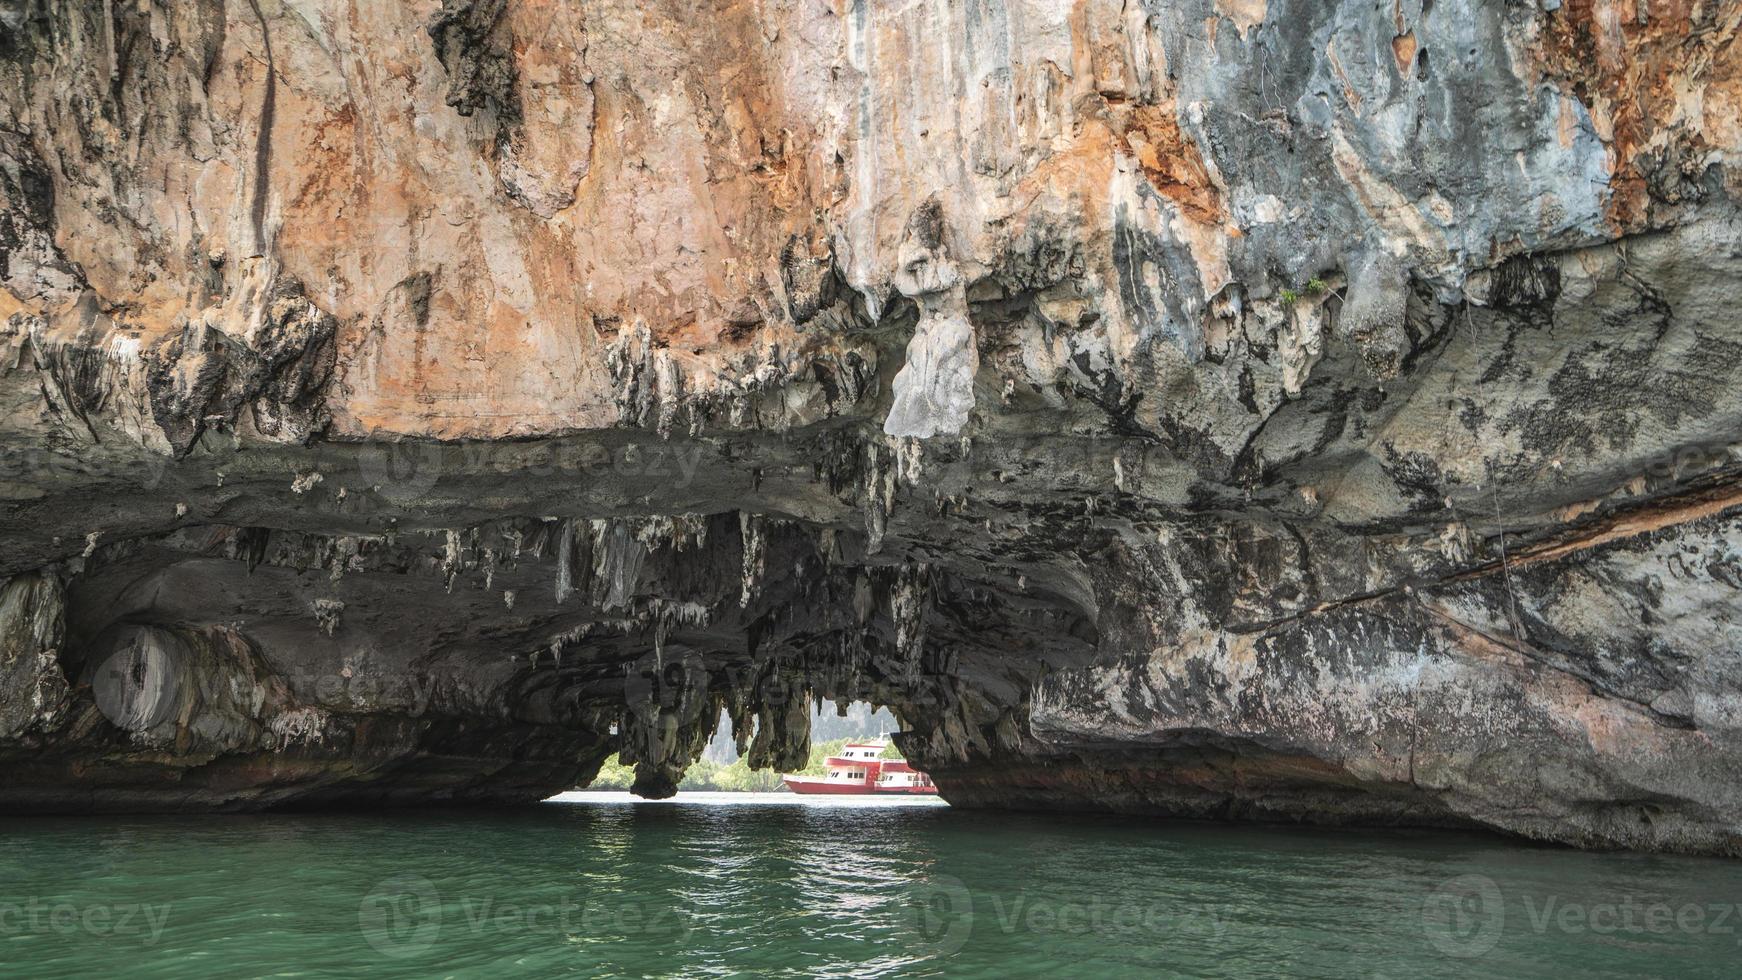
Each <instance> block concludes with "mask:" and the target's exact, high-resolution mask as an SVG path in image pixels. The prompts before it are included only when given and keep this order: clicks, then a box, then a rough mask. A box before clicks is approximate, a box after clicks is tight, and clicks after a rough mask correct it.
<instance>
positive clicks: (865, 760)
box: [780, 738, 938, 796]
mask: <svg viewBox="0 0 1742 980" xmlns="http://www.w3.org/2000/svg"><path fill="white" fill-rule="evenodd" d="M888 747H889V740H888V739H882V738H880V739H873V740H871V741H868V742H848V743H847V744H846V745H843V746H842V747H841V754H840V755H831V756H829V757H828V758H827V759H824V760H823V765H824V767H825V768H826V770H827V772H826V773H825V774H824V775H821V776H782V777H780V778H781V779H782V780H784V781H785V782H786V788H787V789H790V790H792V791H793V792H794V793H816V794H830V795H840V796H865V795H870V794H873V793H929V794H931V795H933V796H935V795H937V791H938V788H937V786H935V785H934V784H933V783H932V781H931V777H930V776H927V775H926V774H925V773H923V772H919V771H917V770H915V769H914V768H913V767H912V766H909V765H908V764H907V763H906V762H905V761H903V760H901V759H884V758H881V756H882V755H883V750H884V749H886V748H888Z"/></svg>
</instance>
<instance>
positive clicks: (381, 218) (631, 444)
mask: <svg viewBox="0 0 1742 980" xmlns="http://www.w3.org/2000/svg"><path fill="white" fill-rule="evenodd" d="M439 6H440V9H439V10H437V9H435V7H434V5H415V4H376V5H371V6H369V7H368V9H367V10H366V11H364V12H359V10H358V9H353V8H352V7H344V8H341V7H340V6H338V5H336V4H331V3H326V2H324V0H311V2H308V3H302V4H299V5H296V6H295V7H290V6H279V5H272V4H261V5H259V6H258V7H255V6H253V5H248V4H224V3H216V4H213V3H202V4H179V5H173V4H172V5H167V6H165V5H161V4H144V5H140V4H109V3H100V2H96V0H66V2H60V3H52V4H25V5H23V6H21V7H19V9H18V11H17V12H16V13H14V14H7V15H6V16H5V17H4V18H0V20H4V25H3V27H0V30H3V32H4V33H3V34H0V96H3V97H0V116H3V118H0V317H3V318H4V319H3V325H0V344H3V349H0V354H3V355H4V356H3V357H0V397H3V398H4V400H5V403H6V406H7V409H6V412H5V413H4V416H3V417H0V452H3V460H4V470H3V472H0V535H3V536H4V541H5V543H6V547H5V549H3V550H0V581H3V583H4V584H3V585H0V766H4V767H5V769H6V772H7V778H6V779H5V780H0V809H5V810H12V811H46V810H63V811H78V810H92V809H99V810H102V809H107V810H147V809H202V808H259V807H270V806H297V805H303V806H312V805H335V804H357V805H370V804H398V803H404V804H415V803H428V802H441V801H452V802H489V803H500V802H518V801H527V800H535V799H538V798H541V797H542V796H545V795H548V794H550V793H552V792H554V791H557V790H561V789H564V788H567V787H569V786H572V785H574V784H576V783H578V782H585V781H586V780H588V779H590V778H591V777H592V775H593V774H594V773H596V772H597V769H598V766H599V765H600V764H601V763H602V761H603V760H604V759H605V758H606V757H608V756H609V755H611V754H612V753H620V754H621V755H622V757H623V759H624V760H625V761H626V762H629V763H632V764H634V765H635V766H636V772H637V783H636V785H637V791H638V792H643V793H645V794H647V795H654V796H658V795H666V794H668V793H670V792H672V791H673V789H674V787H675V785H676V784H677V781H678V780H679V779H680V778H681V775H682V773H683V770H684V768H685V767H686V766H687V765H689V764H690V763H691V762H692V761H694V760H695V759H696V758H697V757H698V755H699V754H700V752H701V751H702V749H703V747H704V746H705V744H706V742H707V738H708V736H709V735H711V734H712V732H713V730H714V726H715V724H716V720H717V719H718V717H719V715H720V714H721V713H722V712H725V713H726V714H728V715H729V716H730V717H731V718H732V720H733V724H734V731H735V734H736V736H737V738H738V740H739V742H740V750H741V751H744V752H747V753H748V754H749V756H750V759H751V761H752V763H753V764H756V765H762V766H793V765H797V764H801V763H802V761H803V760H804V758H805V756H806V752H807V750H808V745H807V741H808V726H807V720H808V717H809V713H810V712H809V708H810V706H811V705H813V704H815V703H820V702H823V701H837V702H844V701H848V700H855V699H857V700H867V701H872V702H875V703H878V704H883V705H889V706H891V707H893V708H894V709H895V711H896V712H897V714H898V715H899V717H900V718H901V720H902V723H903V726H904V728H905V729H906V731H904V732H903V733H901V734H900V735H899V736H898V739H899V741H900V744H901V747H902V749H903V750H904V751H905V752H906V754H907V755H908V757H909V758H910V759H912V760H914V761H915V762H916V764H918V765H919V766H920V767H921V768H924V769H926V770H928V771H930V772H931V773H932V774H933V776H934V777H935V779H936V781H937V782H938V784H939V786H940V787H941V789H942V792H943V794H944V795H945V796H946V797H947V798H949V799H950V800H951V801H952V802H954V803H957V804H961V805H983V806H1020V807H1033V806H1043V807H1061V808H1102V809H1112V810H1119V811H1127V812H1143V813H1157V814H1167V815H1185V816H1201V817H1218V818H1255V819H1281V820H1300V821H1314V822H1326V823H1383V824H1414V825H1436V826H1470V827H1485V828H1492V829H1496V830H1501V831H1506V832H1511V833H1517V834H1524V835H1529V836H1532V837H1537V838H1542V839H1547V840H1557V841H1565V842H1569V843H1574V844H1580V845H1588V846H1601V847H1636V848H1644V849H1659V850H1681V851H1700V852H1715V853H1738V852H1742V662H1739V659H1742V526H1739V522H1742V445H1739V443H1738V440H1739V438H1742V437H1739V435H1738V434H1739V433H1742V384H1739V383H1738V382H1739V381H1742V326H1739V325H1738V321H1737V318H1736V316H1735V315H1734V314H1735V310H1736V308H1737V305H1738V303H1739V302H1742V220H1739V217H1742V215H1739V212H1738V209H1737V201H1738V192H1739V190H1742V171H1739V169H1738V167H1739V164H1738V161H1739V160H1742V156H1739V155H1738V154H1739V151H1742V130H1739V129H1738V127H1737V124H1736V120H1737V119H1738V118H1742V96H1739V94H1738V93H1742V54H1739V53H1738V41H1737V33H1738V30H1739V29H1742V26H1739V25H1742V17H1739V15H1738V11H1737V7H1736V5H1735V4H1732V3H1710V4H1699V5H1692V6H1691V7H1690V5H1681V6H1679V7H1677V6H1675V5H1672V9H1670V10H1667V11H1662V12H1660V11H1658V10H1657V9H1656V6H1655V5H1654V6H1653V9H1652V10H1651V11H1650V13H1649V15H1647V14H1646V13H1645V12H1644V8H1643V7H1642V6H1640V5H1636V4H1627V3H1621V2H1620V0H1614V2H1611V0H1595V2H1588V3H1577V4H1561V5H1553V4H1521V3H1513V4H1494V3H1475V2H1470V0H1440V2H1438V3H1433V4H1427V3H1418V2H1413V0H1405V2H1401V3H1396V4H1371V3H1357V2H1354V0H1338V2H1324V0H1311V2H1308V0H1269V2H1268V3H1264V2H1240V3H1235V2H1226V0H1152V2H1149V3H1147V4H1130V3H1115V2H1111V0H1083V2H1079V3H1074V4H1058V3H1051V2H1044V3H1043V2H1024V0H998V2H983V3H972V4H918V5H905V6H902V5H887V4H878V3H864V2H854V3H839V4H804V5H780V4H775V5H761V6H756V5H723V6H719V7H717V8H710V9H708V10H706V11H702V10H699V9H695V8H694V7H693V6H692V5H681V4H676V5H673V4H652V5H649V4H628V3H622V2H604V3H594V4H588V5H574V4H507V3H501V2H470V0H468V2H453V0H445V2H443V3H442V4H440V5H439ZM1636 6H1637V7H1639V9H1638V10H1635V9H1634V8H1635V7H1636ZM1549 8H1552V9H1549ZM1623 12H1628V16H1625V17H1624V16H1622V13H1623Z"/></svg>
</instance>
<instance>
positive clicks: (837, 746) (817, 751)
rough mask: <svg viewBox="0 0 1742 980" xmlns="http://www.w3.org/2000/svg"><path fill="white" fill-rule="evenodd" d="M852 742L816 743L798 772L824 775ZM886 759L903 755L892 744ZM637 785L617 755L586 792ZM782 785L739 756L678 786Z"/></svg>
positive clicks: (731, 789)
mask: <svg viewBox="0 0 1742 980" xmlns="http://www.w3.org/2000/svg"><path fill="white" fill-rule="evenodd" d="M849 741H855V739H845V738H837V739H831V740H829V741H827V742H817V743H812V745H811V757H810V763H809V764H808V765H806V766H805V767H804V768H803V769H801V770H799V772H801V773H803V774H805V775H807V776H821V775H823V774H824V773H825V771H826V770H825V769H824V767H823V760H824V759H827V758H828V757H829V756H831V755H840V754H841V749H842V748H843V747H845V746H846V744H847V743H848V742H849ZM879 758H883V759H899V758H901V753H900V752H898V751H897V750H896V748H895V743H893V742H891V743H890V744H889V747H888V748H886V749H884V750H883V754H882V755H881V756H879ZM634 783H635V769H634V767H632V766H626V765H623V764H622V763H621V762H619V761H617V757H616V756H612V757H611V758H609V759H606V760H605V765H604V766H602V767H601V768H600V769H599V775H598V777H597V778H595V779H594V780H593V781H592V782H591V783H589V784H588V785H587V786H586V788H587V789H615V790H626V789H628V788H629V787H630V786H631V785H633V784H634ZM780 786H781V782H780V773H777V772H772V771H770V770H766V769H763V770H757V769H752V768H750V766H749V765H747V764H746V763H745V761H744V758H743V757H742V756H740V757H739V758H738V760H737V761H736V762H733V763H732V764H731V765H725V766H723V765H720V764H719V763H718V762H709V761H708V760H707V759H701V760H699V761H697V762H696V764H695V765H693V766H690V769H689V772H687V773H685V774H684V778H683V782H681V783H679V784H678V789H679V790H680V791H686V792H692V793H768V792H772V791H774V790H777V789H779V788H780Z"/></svg>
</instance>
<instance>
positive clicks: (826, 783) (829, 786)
mask: <svg viewBox="0 0 1742 980" xmlns="http://www.w3.org/2000/svg"><path fill="white" fill-rule="evenodd" d="M780 779H781V781H782V782H784V783H786V788H787V789H790V790H792V791H793V792H794V793H804V794H806V795H814V796H874V795H876V791H875V790H873V789H870V788H869V787H866V786H857V785H854V784H853V783H843V782H839V781H836V780H832V779H823V778H818V777H814V776H782V777H780ZM855 782H856V781H855Z"/></svg>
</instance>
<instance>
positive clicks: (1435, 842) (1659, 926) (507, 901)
mask: <svg viewBox="0 0 1742 980" xmlns="http://www.w3.org/2000/svg"><path fill="white" fill-rule="evenodd" d="M0 835H3V836H0V976H5V977H33V978H46V977H72V976H126V977H175V978H184V977H254V976H260V977H265V976H281V977H362V976H368V977H442V976H455V977H492V978H494V977H502V976H517V975H573V976H599V977H650V976H679V977H705V976H732V975H743V974H754V975H758V976H792V977H809V976H818V977H882V976H949V977H999V978H1003V977H1017V976H1049V977H1051V976H1056V977H1092V976H1110V977H1139V976H1191V977H1242V978H1245V977H1338V978H1342V977H1398V978H1421V977H1527V976H1541V977H1645V976H1673V977H1735V976H1738V975H1742V943H1739V940H1742V908H1739V903H1742V862H1739V861H1726V860H1715V859H1696V858H1681V857H1664V856H1654V855H1638V854H1590V853H1580V852H1576V851H1570V850H1564V849H1559V848H1551V847H1534V846H1529V845H1523V844H1519V843H1515V842H1511V841H1507V840H1502V839H1499V838H1493V837H1485V836H1480V835H1464V834H1441V833H1419V832H1403V831H1330V830H1298V829H1280V828H1264V827H1223V826H1215V825H1203V824H1190V823H1170V822H1163V821H1155V820H1134V819H1115V818H1101V817H1085V816H1052V815H1035V814H1010V813H1003V814H998V813H980V812H973V811H967V810H959V809H952V808H951V807H949V806H947V805H944V804H942V803H939V802H938V801H936V800H935V799H906V800H900V799H898V800H887V799H881V798H869V799H855V798H841V797H836V798H819V797H811V798H803V797H794V796H791V795H789V794H683V795H680V796H679V797H677V798H676V799H675V800H671V801H665V802H658V803H650V802H645V801H636V800H634V799H633V798H632V797H629V796H627V795H624V794H616V793H572V794H566V795H564V796H562V797H559V798H557V799H556V800H554V801H551V802H549V803H546V804H543V805H541V806H537V807H531V808H525V809H521V810H515V811H497V812H478V811H457V810H456V811H418V812H386V813H372V814H307V815H300V814H299V815H257V816H180V817H128V818H117V817H108V818H96V817H64V818H52V819H50V818H43V819H36V818H31V819H20V820H5V821H0Z"/></svg>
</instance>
